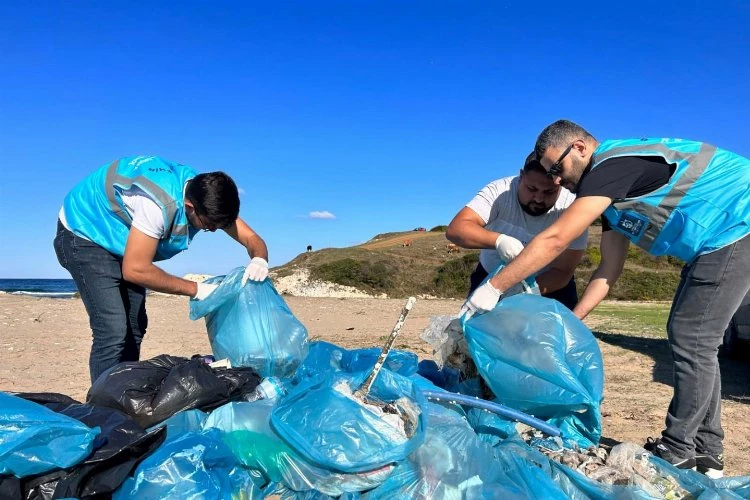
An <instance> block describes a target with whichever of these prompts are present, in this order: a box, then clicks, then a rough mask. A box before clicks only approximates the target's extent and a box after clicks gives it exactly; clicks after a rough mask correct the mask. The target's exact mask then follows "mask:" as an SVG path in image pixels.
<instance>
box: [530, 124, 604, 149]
mask: <svg viewBox="0 0 750 500" xmlns="http://www.w3.org/2000/svg"><path fill="white" fill-rule="evenodd" d="M587 137H591V138H592V139H593V138H594V136H593V135H591V134H589V133H588V132H587V131H586V129H584V128H583V127H581V126H580V125H578V124H576V123H573V122H572V121H570V120H557V121H556V122H555V123H552V124H551V125H547V127H546V128H545V129H544V130H542V133H541V134H539V137H538V138H537V140H536V145H535V146H534V151H535V152H536V154H537V156H538V157H539V158H541V157H542V155H544V153H545V152H546V151H547V150H548V149H549V148H550V147H555V148H559V149H564V148H567V147H568V145H569V144H570V143H572V142H573V141H575V140H577V139H585V138H587Z"/></svg>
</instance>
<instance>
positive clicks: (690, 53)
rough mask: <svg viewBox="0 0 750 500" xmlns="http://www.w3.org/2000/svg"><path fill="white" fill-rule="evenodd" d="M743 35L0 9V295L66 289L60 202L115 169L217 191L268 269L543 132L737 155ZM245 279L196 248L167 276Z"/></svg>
mask: <svg viewBox="0 0 750 500" xmlns="http://www.w3.org/2000/svg"><path fill="white" fill-rule="evenodd" d="M748 25H750V4H747V3H743V2H723V1H719V2H713V3H710V2H696V1H689V0H688V1H680V2H671V1H667V2H628V3H611V4H610V3H607V2H596V3H586V2H583V3H581V2H574V3H568V4H566V3H564V2H558V3H554V4H547V3H545V2H440V1H434V0H433V1H430V2H389V1H383V0H381V1H367V2H357V1H347V2H344V1H341V2H325V1H321V2H310V1H305V2H295V1H290V2H262V3H261V2H217V1H215V2H189V1H186V2H117V1H109V2H86V1H75V2H19V1H8V0H6V1H4V2H2V4H0V64H1V66H0V67H1V68H2V69H0V153H1V154H2V160H1V163H0V171H1V172H2V181H1V184H0V230H1V231H2V239H1V241H0V252H1V253H2V258H0V278H11V277H15V278H24V277H49V278H58V277H59V278H62V277H68V275H67V273H66V271H65V270H63V269H62V268H61V267H59V264H58V263H57V261H56V259H55V256H54V252H53V249H52V238H53V236H54V230H55V223H56V215H57V212H58V210H59V208H60V205H61V203H62V199H63V197H64V196H65V194H66V193H67V191H68V190H69V189H70V188H71V187H72V186H73V185H74V184H75V183H76V182H78V181H79V180H80V179H82V178H83V177H85V176H86V175H87V174H88V173H90V172H91V171H93V170H94V169H95V168H97V167H98V166H100V165H102V164H104V163H107V162H109V161H111V160H113V159H114V158H117V157H121V156H130V155H139V154H144V155H151V154H155V155H161V156H164V157H165V158H169V159H172V160H175V161H179V162H182V163H186V164H188V165H191V166H193V167H194V168H196V169H197V170H200V171H211V170H224V171H226V172H227V173H229V174H230V175H231V176H232V177H233V178H234V179H235V180H236V181H237V184H238V185H239V186H240V188H241V189H242V191H243V194H242V196H241V203H242V209H241V216H242V217H243V218H244V219H245V220H246V221H248V223H249V224H250V225H251V226H253V227H254V228H255V229H256V230H257V231H258V232H259V233H260V234H261V235H262V236H263V237H264V239H265V240H266V242H267V243H268V246H269V249H270V254H271V257H270V261H271V265H280V264H283V263H285V262H287V261H288V260H290V259H291V258H293V257H294V256H295V255H297V254H298V253H301V252H303V251H304V249H305V247H306V246H307V245H308V244H310V245H312V246H313V247H314V248H315V249H320V248H324V247H339V246H349V245H353V244H357V243H360V242H363V241H365V240H367V239H369V238H371V237H372V236H373V235H375V234H377V233H381V232H387V231H397V230H408V229H412V228H414V227H418V226H424V227H427V228H428V229H429V228H430V227H433V226H435V225H438V224H447V223H448V222H449V221H450V219H451V218H452V217H453V215H454V214H455V213H456V212H457V211H458V210H459V209H460V208H461V207H462V205H463V204H464V203H466V202H467V201H468V200H469V199H470V198H471V197H472V196H473V195H474V194H475V193H476V192H477V191H478V190H479V189H480V188H481V187H482V186H484V185H485V184H486V183H487V182H489V181H491V180H493V179H496V178H499V177H503V176H507V175H513V174H515V173H516V172H517V171H518V169H519V167H520V165H521V163H522V161H523V159H524V157H525V155H526V154H527V153H528V152H529V151H530V150H531V148H532V146H533V143H534V140H535V138H536V135H537V134H538V133H539V131H540V130H541V129H542V128H544V126H545V125H547V124H548V123H549V122H551V121H554V120H555V119H558V118H569V119H572V120H575V121H577V122H579V123H581V124H582V125H584V126H585V127H586V128H587V129H589V130H590V131H591V132H592V133H593V134H594V135H595V136H596V137H597V138H599V139H603V138H624V137H641V136H664V137H668V136H671V137H682V138H687V139H697V140H703V141H707V142H711V143H713V144H716V145H719V146H721V147H724V148H727V149H730V150H733V151H735V152H737V153H740V154H743V155H745V156H750V141H749V140H748V131H750V127H749V125H748V123H749V120H750V95H749V94H750V35H748V33H749V31H748V28H747V27H748ZM313 212H328V213H330V214H332V215H333V216H334V218H315V217H312V216H311V215H310V214H311V213H313ZM245 261H246V258H245V254H244V251H243V249H242V248H241V247H239V245H237V244H236V243H234V242H233V241H231V240H230V239H229V238H228V237H227V236H226V235H224V234H213V235H209V234H200V235H198V237H197V238H196V239H195V240H194V243H193V245H192V246H191V249H190V250H189V251H188V252H185V253H183V254H181V255H179V256H178V257H175V258H174V259H172V260H170V261H168V262H167V263H165V264H164V266H163V267H164V268H165V269H166V270H167V271H169V272H172V273H175V274H178V275H181V274H184V273H187V272H196V273H211V274H221V273H224V272H227V271H229V270H230V269H232V268H233V267H235V266H237V265H242V264H245Z"/></svg>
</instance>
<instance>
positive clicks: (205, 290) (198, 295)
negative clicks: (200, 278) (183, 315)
mask: <svg viewBox="0 0 750 500" xmlns="http://www.w3.org/2000/svg"><path fill="white" fill-rule="evenodd" d="M197 285H198V288H197V291H196V292H195V296H194V297H193V298H194V299H195V300H203V299H205V298H206V297H208V296H209V295H211V294H212V293H213V292H214V290H216V289H217V288H219V285H212V284H211V283H203V282H198V283H197Z"/></svg>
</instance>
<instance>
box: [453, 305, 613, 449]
mask: <svg viewBox="0 0 750 500" xmlns="http://www.w3.org/2000/svg"><path fill="white" fill-rule="evenodd" d="M463 326H464V332H465V335H466V339H467V341H468V346H469V351H470V352H471V355H472V358H473V359H474V362H475V363H476V366H477V369H478V370H479V373H480V374H481V376H482V378H483V379H484V380H485V382H486V383H487V385H488V386H489V387H490V389H491V390H492V392H493V393H494V395H495V396H496V398H497V401H498V402H499V403H501V404H504V405H506V406H509V407H511V408H515V409H517V410H520V411H523V412H525V413H528V414H530V415H533V416H535V417H537V418H541V419H544V420H547V421H548V422H549V423H550V424H552V425H555V426H557V427H559V428H560V429H561V430H562V433H563V437H564V438H565V439H569V440H572V441H574V442H576V443H577V444H578V445H580V446H581V447H583V448H587V447H589V446H592V445H596V444H597V443H598V442H599V438H600V436H601V415H600V413H599V405H600V404H601V401H602V393H603V388H604V387H603V386H604V367H603V364H602V357H601V352H600V350H599V346H598V344H597V343H596V339H595V338H594V336H593V335H592V334H591V331H590V330H589V329H588V328H587V327H586V326H585V325H584V324H583V323H582V322H581V321H580V320H579V319H578V318H576V317H575V316H574V315H573V313H572V312H570V310H568V309H567V308H566V307H565V306H563V305H561V304H560V303H559V302H557V301H555V300H552V299H546V298H543V297H541V296H538V295H532V294H521V295H515V296H513V297H509V298H507V299H503V300H501V301H500V302H499V303H498V305H497V306H496V307H495V309H493V310H492V311H490V312H487V313H485V314H481V315H475V316H473V317H472V318H471V319H470V320H469V321H467V322H465V323H464V325H463Z"/></svg>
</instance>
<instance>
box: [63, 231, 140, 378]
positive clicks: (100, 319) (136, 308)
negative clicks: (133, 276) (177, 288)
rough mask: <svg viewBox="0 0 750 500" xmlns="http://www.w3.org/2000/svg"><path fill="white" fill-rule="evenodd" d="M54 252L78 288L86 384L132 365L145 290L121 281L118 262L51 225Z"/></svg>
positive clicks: (68, 232) (111, 256)
mask: <svg viewBox="0 0 750 500" xmlns="http://www.w3.org/2000/svg"><path fill="white" fill-rule="evenodd" d="M55 253H56V254H57V260H58V261H59V262H60V265H61V266H63V267H64V268H65V269H67V270H68V272H70V275H71V276H72V277H73V280H75V282H76V285H77V286H78V291H79V293H80V294H81V299H82V300H83V304H84V306H86V312H88V315H89V325H90V326H91V331H92V333H93V338H94V341H93V345H92V346H91V355H90V357H89V371H90V373H91V382H94V381H95V380H96V379H97V378H98V377H99V375H101V374H102V372H104V371H105V370H107V369H108V368H110V367H112V366H114V365H116V364H118V363H121V362H123V361H138V358H139V356H140V351H141V340H142V339H143V335H145V333H146V326H147V324H148V318H147V317H146V289H145V288H143V287H141V286H138V285H134V284H133V283H129V282H127V281H125V280H123V279H122V257H118V256H117V255H113V254H111V253H109V252H108V251H107V250H105V249H104V248H102V247H100V246H99V245H97V244H96V243H92V242H91V241H89V240H87V239H84V238H80V237H78V236H76V235H75V234H73V233H72V232H71V231H69V230H67V229H65V226H63V225H62V223H61V222H60V221H57V235H56V236H55Z"/></svg>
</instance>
